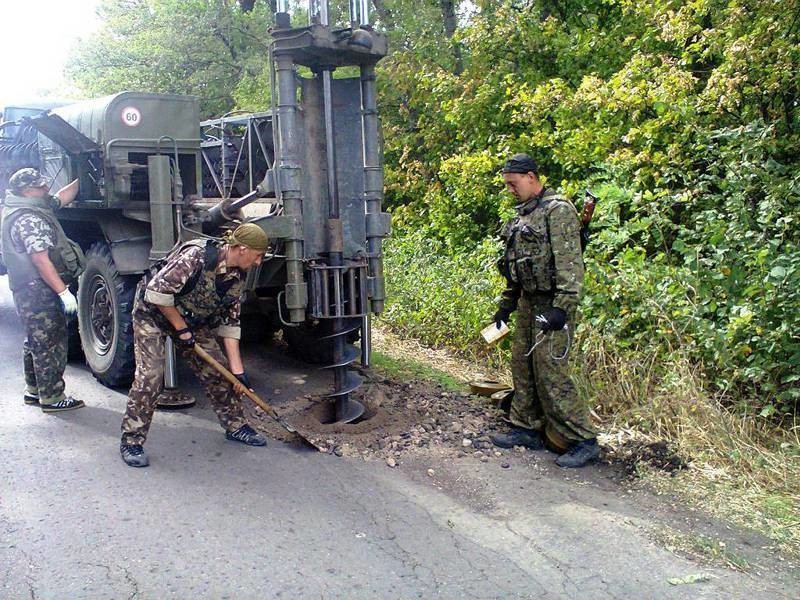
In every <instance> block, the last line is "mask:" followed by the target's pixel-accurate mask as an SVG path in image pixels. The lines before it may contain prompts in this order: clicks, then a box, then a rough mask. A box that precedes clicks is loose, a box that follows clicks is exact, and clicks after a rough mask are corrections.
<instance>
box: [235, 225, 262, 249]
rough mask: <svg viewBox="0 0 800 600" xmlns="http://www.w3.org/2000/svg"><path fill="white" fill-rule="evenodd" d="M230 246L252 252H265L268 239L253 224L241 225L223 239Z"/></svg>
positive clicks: (259, 228)
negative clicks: (242, 247)
mask: <svg viewBox="0 0 800 600" xmlns="http://www.w3.org/2000/svg"><path fill="white" fill-rule="evenodd" d="M225 241H226V242H228V244H230V245H231V246H245V247H246V248H250V249H252V250H258V251H260V252H266V251H267V248H268V247H269V238H267V234H266V233H264V230H263V229H261V227H259V226H258V225H256V224H255V223H243V224H241V225H239V226H238V227H237V228H236V229H234V230H233V232H231V233H229V234H228V236H227V237H226V239H225Z"/></svg>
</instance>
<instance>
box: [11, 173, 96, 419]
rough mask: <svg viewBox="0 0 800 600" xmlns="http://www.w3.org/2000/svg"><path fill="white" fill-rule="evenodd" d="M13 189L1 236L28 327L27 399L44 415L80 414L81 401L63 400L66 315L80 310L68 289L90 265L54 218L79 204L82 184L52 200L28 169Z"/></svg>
mask: <svg viewBox="0 0 800 600" xmlns="http://www.w3.org/2000/svg"><path fill="white" fill-rule="evenodd" d="M9 188H10V190H11V193H10V194H8V195H7V196H6V198H5V200H4V201H3V213H2V228H1V229H0V231H2V250H3V262H4V263H5V267H6V269H7V271H8V281H9V287H10V288H11V291H12V293H13V296H14V305H15V306H16V308H17V313H18V314H19V317H20V319H21V320H22V323H23V326H24V327H25V342H24V343H23V346H22V348H23V349H22V354H23V370H24V373H25V394H24V396H23V399H24V401H25V404H30V405H37V404H38V405H40V406H41V408H42V411H43V412H60V411H65V410H73V409H76V408H81V407H82V406H83V405H84V404H83V401H82V400H76V399H75V398H72V397H70V396H65V395H64V370H65V369H66V366H67V319H66V315H74V314H75V313H76V311H77V309H78V302H77V300H76V299H75V296H74V295H73V294H72V292H71V291H70V290H69V287H68V285H70V284H72V283H73V282H75V281H76V280H77V278H78V275H80V273H81V271H82V270H83V266H84V264H85V259H84V256H83V252H82V251H81V249H80V248H79V247H78V245H77V244H75V243H74V242H72V241H71V240H70V239H69V238H67V236H66V234H65V233H64V230H63V229H62V227H61V224H60V223H59V222H58V219H56V217H55V214H54V212H53V209H54V208H58V207H61V206H64V205H66V204H69V203H70V202H72V201H73V200H74V199H75V196H76V195H77V193H78V180H75V181H73V182H72V183H70V184H69V185H67V186H65V187H63V188H62V189H61V190H59V191H58V192H57V193H56V194H55V196H51V195H50V194H48V189H49V182H48V181H47V180H46V179H45V178H44V177H42V176H41V174H40V173H39V171H37V170H36V169H32V168H26V169H20V170H19V171H17V172H16V173H14V174H13V175H12V176H11V178H10V179H9Z"/></svg>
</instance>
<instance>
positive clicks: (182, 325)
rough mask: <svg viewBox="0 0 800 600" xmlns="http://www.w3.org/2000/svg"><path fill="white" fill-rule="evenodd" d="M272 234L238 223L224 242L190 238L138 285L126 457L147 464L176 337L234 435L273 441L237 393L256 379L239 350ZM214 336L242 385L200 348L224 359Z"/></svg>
mask: <svg viewBox="0 0 800 600" xmlns="http://www.w3.org/2000/svg"><path fill="white" fill-rule="evenodd" d="M267 245H268V240H267V235H266V234H265V233H264V231H263V230H262V229H261V228H260V227H259V226H258V225H255V224H254V223H245V224H244V225H240V226H239V227H237V228H236V229H235V230H234V231H233V233H231V234H229V235H228V237H227V238H226V243H224V244H222V243H219V242H217V241H215V240H211V239H209V240H197V241H190V242H187V243H185V244H183V245H182V246H180V247H179V248H178V249H177V250H176V251H175V252H173V253H172V254H170V255H169V256H168V257H167V258H166V259H165V260H164V261H163V263H161V264H157V265H155V266H154V268H153V269H151V276H150V277H145V278H144V279H142V281H140V282H139V284H138V287H137V289H136V300H135V302H134V306H133V334H134V354H135V356H136V375H135V377H134V381H133V386H132V387H131V390H130V394H129V397H128V407H127V410H126V412H125V417H124V418H123V419H122V442H121V444H120V454H121V456H122V460H124V461H125V463H126V464H128V465H129V466H132V467H146V466H147V465H148V464H149V462H150V461H149V459H148V457H147V454H146V453H145V451H144V448H143V444H144V442H145V439H146V437H147V432H148V430H149V429H150V423H151V421H152V420H153V411H154V410H155V407H156V401H157V397H158V395H159V393H160V392H161V390H162V389H163V385H164V341H165V339H166V336H170V337H171V338H172V340H173V342H174V343H175V345H176V346H177V349H178V351H179V353H180V355H181V356H182V357H183V358H184V359H186V360H187V361H188V362H189V365H190V367H191V368H192V369H193V370H194V371H195V373H197V376H198V377H199V378H200V381H201V382H202V383H203V385H204V387H205V388H206V393H207V394H208V397H209V399H210V400H211V405H212V406H213V407H214V411H215V412H216V413H217V417H218V418H219V421H220V424H221V425H222V427H223V428H224V429H225V432H226V433H225V436H226V437H227V438H228V439H229V440H233V441H236V442H241V443H243V444H248V445H250V446H265V445H266V443H267V440H266V439H265V438H264V437H263V436H262V435H261V434H259V433H257V432H256V431H255V430H253V428H252V427H250V425H248V424H247V422H246V421H245V417H244V410H243V407H242V404H241V401H240V399H239V397H238V396H239V395H240V394H242V393H244V390H245V387H246V388H250V387H251V386H250V382H249V380H248V377H247V374H246V373H245V370H244V366H243V364H242V358H241V354H240V352H239V339H240V337H241V328H240V312H241V295H242V291H243V286H244V277H245V274H246V272H247V271H248V270H250V269H251V268H252V267H254V266H256V265H258V264H259V263H260V262H261V259H262V258H263V256H264V253H265V252H266V251H267ZM215 336H219V337H221V338H222V342H223V347H224V349H225V355H226V356H227V362H228V366H229V368H230V370H231V371H232V372H233V373H234V375H236V377H237V379H238V380H239V382H240V384H239V385H237V386H236V387H232V386H231V385H230V384H229V383H227V382H226V381H225V380H224V379H223V378H222V377H221V376H220V374H219V373H217V372H216V371H215V370H213V369H212V368H211V367H210V366H208V365H207V364H206V363H205V362H203V361H202V360H201V359H200V358H199V356H198V355H197V354H196V353H195V352H194V350H193V347H194V345H195V344H199V345H200V347H201V348H203V349H204V350H205V351H206V352H208V354H210V355H211V356H212V357H213V358H215V359H216V360H217V361H218V362H220V363H223V364H224V363H225V359H224V358H223V356H222V352H221V351H220V347H219V344H218V343H217V341H216V338H215Z"/></svg>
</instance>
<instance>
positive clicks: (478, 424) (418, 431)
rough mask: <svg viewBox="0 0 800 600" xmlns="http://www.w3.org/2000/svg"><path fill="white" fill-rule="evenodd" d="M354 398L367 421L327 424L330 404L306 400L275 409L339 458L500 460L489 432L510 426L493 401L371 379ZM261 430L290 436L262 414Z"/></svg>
mask: <svg viewBox="0 0 800 600" xmlns="http://www.w3.org/2000/svg"><path fill="white" fill-rule="evenodd" d="M351 398H353V399H354V400H358V401H359V402H361V403H362V404H363V405H364V406H365V408H366V410H365V413H364V417H363V418H362V420H360V421H358V422H356V423H351V424H342V423H325V422H324V421H326V420H327V419H326V418H324V417H325V415H326V413H327V412H328V411H327V406H326V405H327V403H328V400H327V399H325V398H319V397H312V396H301V397H297V398H295V399H294V400H292V401H290V402H288V403H284V404H281V405H280V406H278V407H276V409H277V411H278V412H279V414H280V415H281V417H283V418H284V419H285V420H286V421H287V422H288V423H290V424H291V425H292V426H293V427H295V428H296V429H297V430H298V431H299V432H301V433H302V434H303V436H304V437H306V438H308V439H309V440H311V441H312V442H313V444H314V445H315V446H317V447H318V448H321V449H323V450H324V451H327V452H330V453H335V454H336V455H338V456H357V457H363V458H383V459H386V460H387V462H391V461H390V460H389V459H394V460H395V461H397V460H398V459H399V458H400V457H401V456H402V455H403V454H405V453H408V452H414V451H417V450H423V449H424V450H427V451H431V450H432V451H435V452H437V453H438V454H441V455H443V456H448V455H449V456H455V455H473V456H475V457H476V458H479V459H481V460H484V461H488V460H492V459H496V458H500V457H501V456H502V455H503V453H504V452H506V451H500V450H499V449H496V448H495V447H494V446H493V445H492V443H491V441H490V439H489V434H490V433H492V432H494V431H498V430H503V429H505V428H506V427H507V425H505V424H504V423H503V422H502V421H501V419H500V418H501V416H502V412H501V411H500V410H498V409H497V408H496V407H495V406H493V405H492V402H491V400H490V399H489V398H486V397H483V396H476V395H472V394H469V393H462V392H452V391H448V390H446V389H445V388H444V387H442V386H441V385H438V384H434V383H428V382H420V381H411V382H404V383H401V382H395V381H391V380H388V379H383V378H379V377H375V376H374V375H370V376H368V377H367V379H366V380H365V382H364V384H363V385H362V386H361V387H360V388H359V389H358V390H356V391H355V392H353V394H352V395H351ZM252 416H253V417H254V420H255V422H256V426H257V427H258V428H259V429H261V430H262V431H264V432H265V433H266V434H267V435H269V436H270V437H274V438H278V439H283V440H286V441H289V440H290V439H291V436H290V434H288V433H287V432H286V431H285V430H283V429H282V428H281V427H280V426H279V425H277V424H276V423H275V422H274V421H273V420H272V419H270V418H269V417H268V416H266V415H265V414H264V413H263V412H261V411H259V410H256V411H254V413H253V415H252Z"/></svg>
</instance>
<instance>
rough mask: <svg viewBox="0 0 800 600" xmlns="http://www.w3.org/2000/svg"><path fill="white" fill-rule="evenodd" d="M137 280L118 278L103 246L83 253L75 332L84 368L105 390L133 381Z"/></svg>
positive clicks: (133, 278)
mask: <svg viewBox="0 0 800 600" xmlns="http://www.w3.org/2000/svg"><path fill="white" fill-rule="evenodd" d="M138 280H139V278H138V277H135V276H134V277H132V276H124V275H120V274H119V272H118V271H117V267H116V265H115V264H114V259H113V258H112V257H111V250H110V249H109V248H108V246H107V245H106V244H104V243H100V242H98V243H95V244H92V247H91V248H89V251H88V252H87V253H86V270H85V271H84V272H83V274H82V275H81V280H80V286H79V287H78V329H79V331H80V336H81V344H82V345H83V353H84V355H85V356H86V364H87V365H89V368H90V369H91V371H92V374H94V376H95V378H97V380H98V381H99V382H100V383H102V384H103V385H106V386H108V387H121V386H127V385H129V384H130V383H131V381H132V380H133V372H134V368H135V363H134V358H133V324H132V321H131V310H132V309H133V300H134V293H135V291H136V283H137V282H138Z"/></svg>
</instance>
